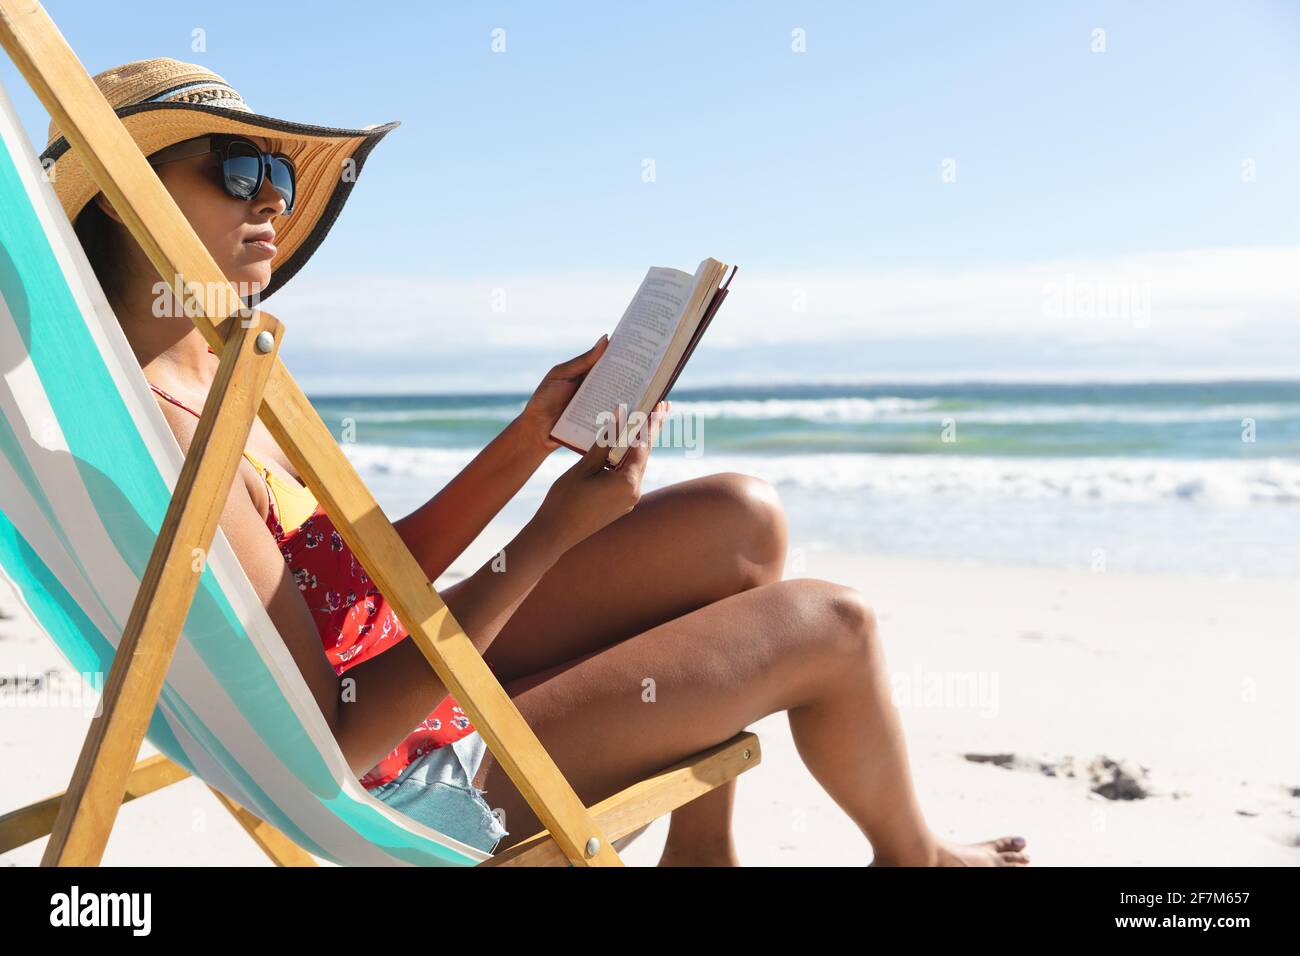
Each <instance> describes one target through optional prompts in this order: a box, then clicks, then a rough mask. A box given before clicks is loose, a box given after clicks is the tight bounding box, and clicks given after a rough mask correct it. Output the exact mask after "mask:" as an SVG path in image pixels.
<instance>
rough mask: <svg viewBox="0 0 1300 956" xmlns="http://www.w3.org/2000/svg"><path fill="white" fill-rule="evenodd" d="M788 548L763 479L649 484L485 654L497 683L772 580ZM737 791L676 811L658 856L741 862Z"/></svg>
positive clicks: (534, 596)
mask: <svg viewBox="0 0 1300 956" xmlns="http://www.w3.org/2000/svg"><path fill="white" fill-rule="evenodd" d="M785 557H786V519H785V513H784V510H783V509H782V507H781V501H780V498H779V496H778V495H777V493H776V491H775V489H773V487H772V486H771V485H770V484H769V483H768V482H766V481H763V480H762V479H759V478H755V477H752V476H750V475H743V474H739V473H736V472H722V473H719V474H713V475H706V476H704V477H702V478H696V479H692V480H689V481H683V482H678V483H676V484H673V485H669V486H667V487H664V488H658V489H655V490H654V491H650V492H647V493H646V494H644V495H642V496H641V500H640V501H639V502H638V503H637V505H636V507H635V508H633V510H632V511H631V512H629V513H628V514H626V515H624V516H622V517H621V518H619V519H618V520H617V521H614V522H612V523H610V524H609V525H607V526H606V527H604V528H602V529H601V530H600V531H598V532H597V533H596V534H594V535H592V536H591V537H589V538H587V539H586V540H584V541H582V542H581V543H580V544H578V545H577V546H575V547H574V548H572V549H570V550H569V551H568V552H566V553H565V554H564V555H563V556H562V557H561V558H560V560H559V561H558V562H556V564H555V566H554V567H552V568H551V570H550V571H548V572H547V573H546V574H545V575H544V576H543V577H542V579H541V580H540V581H538V583H537V585H536V586H535V587H534V588H533V590H532V592H531V593H530V594H529V595H528V598H527V599H526V600H525V601H524V602H523V604H521V605H520V607H519V608H518V610H517V611H516V612H515V613H514V615H512V616H511V618H510V620H509V621H508V622H507V624H506V626H505V627H504V628H503V629H502V630H501V632H500V633H499V634H498V635H497V638H496V639H495V640H494V641H493V642H492V644H491V646H490V647H489V648H488V650H487V653H486V654H485V655H484V659H485V660H486V661H487V663H488V665H489V666H490V667H491V668H492V670H493V671H494V672H495V673H496V675H497V677H498V678H499V679H500V680H501V681H502V683H503V684H504V683H508V682H509V681H511V680H514V679H518V678H520V677H524V676H526V675H528V674H534V673H538V672H541V671H544V670H546V669H548V668H552V667H555V666H556V665H558V664H561V663H564V662H565V661H570V660H573V659H574V658H576V657H580V656H582V655H585V654H589V653H591V652H593V651H595V650H598V649H600V648H604V647H608V646H609V645H611V644H615V643H618V642H619V641H621V640H625V639H626V638H628V637H630V636H631V635H633V634H637V633H640V632H642V631H646V630H649V629H650V628H653V627H655V626H656V625H659V624H662V623H664V622H665V621H669V620H672V619H673V618H676V617H680V616H681V615H683V614H687V613H689V612H691V611H693V610H696V609H698V608H700V607H704V606H705V605H708V604H711V603H712V602H714V601H718V600H721V599H722V598H725V597H729V596H731V595H732V594H738V593H740V592H741V591H745V590H748V589H749V588H753V587H760V586H762V585H764V584H770V583H772V582H774V581H779V580H780V579H781V575H782V573H783V572H784V567H785ZM506 559H507V562H508V561H509V555H507V556H506ZM507 566H508V565H507ZM734 802H735V784H734V782H733V783H731V784H728V785H727V786H726V787H720V788H718V790H717V791H714V792H712V793H709V794H706V795H704V796H702V797H699V798H698V799H696V800H693V801H691V802H690V803H688V804H686V805H685V806H682V807H679V808H678V809H677V810H675V811H674V812H673V814H672V822H671V825H670V827H669V832H668V839H667V840H666V841H665V844H664V853H663V860H662V862H663V864H664V865H691V866H735V865H738V860H737V857H736V850H735V846H734V844H733V842H732V833H731V815H732V808H733V806H734Z"/></svg>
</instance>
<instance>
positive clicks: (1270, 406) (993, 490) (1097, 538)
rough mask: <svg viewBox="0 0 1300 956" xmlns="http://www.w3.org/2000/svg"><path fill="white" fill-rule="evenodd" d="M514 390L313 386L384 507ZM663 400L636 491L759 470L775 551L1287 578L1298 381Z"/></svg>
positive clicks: (836, 390)
mask: <svg viewBox="0 0 1300 956" xmlns="http://www.w3.org/2000/svg"><path fill="white" fill-rule="evenodd" d="M527 398H528V396H527V395H526V394H523V393H517V394H472V395H470V394H466V395H450V394H445V395H427V396H400V397H398V396H383V397H364V396H328V397H324V396H322V397H314V398H313V404H314V405H315V406H316V408H317V410H318V411H319V412H320V413H321V415H322V417H323V418H324V420H325V422H326V423H327V424H328V425H329V426H330V427H331V429H333V430H334V431H335V433H336V435H337V436H338V437H339V438H340V440H341V442H342V443H343V447H344V450H345V453H346V454H347V455H348V457H349V458H350V459H351V460H352V462H353V463H354V464H355V465H356V467H357V468H358V470H359V471H360V473H361V475H362V477H363V478H364V479H365V480H366V481H367V483H368V484H370V486H371V487H372V489H373V490H374V491H375V494H376V497H377V498H378V500H379V502H380V504H381V506H383V508H384V509H385V511H386V512H387V513H388V514H389V516H390V517H393V518H396V517H399V516H401V515H403V514H405V513H407V512H409V511H410V510H412V509H413V508H415V507H418V506H419V505H420V504H422V503H423V502H424V501H426V500H427V499H428V498H430V497H431V496H432V495H434V494H435V493H436V492H437V491H438V490H439V489H440V488H441V487H442V486H443V485H444V484H445V483H446V482H447V481H448V480H450V479H451V478H452V477H453V476H454V475H455V474H456V473H457V472H458V471H459V470H460V469H461V468H463V467H464V466H465V464H467V463H468V462H469V461H470V460H471V459H472V458H473V457H474V455H476V454H477V453H478V452H479V451H480V450H481V449H482V448H483V446H484V445H486V444H487V443H488V442H489V441H491V440H492V438H493V436H495V435H496V434H497V433H498V432H499V431H500V430H501V429H502V428H503V427H504V426H505V425H506V424H507V423H508V422H509V421H510V419H511V418H513V417H514V416H515V415H516V414H518V412H519V411H520V410H521V409H522V408H523V405H524V402H525V401H526V400H527ZM670 398H671V399H672V402H673V408H672V416H671V418H672V420H671V423H670V424H669V425H668V426H667V427H666V428H665V430H664V432H663V434H662V435H661V436H660V442H659V444H658V445H657V446H656V447H655V448H654V449H653V450H652V452H651V457H650V464H649V467H648V469H647V472H646V477H645V481H644V483H643V486H642V489H643V491H648V490H650V489H652V488H655V487H659V486H662V485H665V484H669V483H672V482H675V481H681V480H684V479H687V478H691V477H695V476H697V475H704V474H710V473H714V472H721V471H738V472H744V473H747V474H751V475H756V476H759V477H762V478H765V479H767V480H768V481H770V482H771V483H772V484H773V485H774V486H775V487H776V489H777V491H778V492H779V493H780V495H781V498H782V501H783V502H784V504H785V507H786V511H787V514H788V515H789V519H790V547H791V549H792V550H793V549H805V551H813V550H823V549H830V548H835V549H850V550H857V551H869V552H874V553H882V554H902V555H913V556H920V557H942V558H955V559H961V560H971V561H995V562H1010V563H1019V564H1034V565H1046V566H1053V567H1073V568H1085V569H1091V570H1093V571H1107V570H1113V571H1123V570H1140V571H1196V572H1205V573H1211V574H1218V575H1243V576H1270V577H1273V576H1281V577H1288V578H1300V381H1272V382H1179V383H1161V384H1155V383H1152V384H1001V383H999V384H993V383H953V384H942V385H923V384H906V385H883V384H873V385H771V386H744V387H740V386H729V387H725V388H722V387H719V388H695V389H685V388H682V389H674V392H673V394H672V395H671V396H670ZM575 460H576V454H575V453H574V452H572V451H570V450H568V449H563V448H561V449H559V450H557V451H555V452H553V453H552V455H551V456H550V458H548V459H547V460H546V462H545V463H544V464H543V466H542V468H541V469H539V471H538V472H537V474H536V475H535V476H534V477H533V479H532V480H530V481H529V483H528V484H527V485H525V487H524V488H523V489H522V490H521V491H520V493H519V495H518V496H516V498H515V499H514V500H513V501H512V502H510V504H508V505H507V506H506V508H505V509H504V510H503V511H502V513H501V514H502V517H503V518H505V519H507V520H510V521H514V522H519V523H522V522H524V521H526V520H527V519H528V518H529V517H531V515H532V514H533V512H534V511H535V510H536V508H537V505H538V504H539V503H540V501H541V498H542V496H543V495H544V494H545V492H546V489H547V487H549V485H550V482H551V481H552V480H553V479H554V478H555V477H556V476H558V475H559V474H560V473H561V472H562V471H563V470H564V469H565V468H567V467H569V466H570V465H571V464H572V463H573V462H574V461H575ZM795 576H797V575H795Z"/></svg>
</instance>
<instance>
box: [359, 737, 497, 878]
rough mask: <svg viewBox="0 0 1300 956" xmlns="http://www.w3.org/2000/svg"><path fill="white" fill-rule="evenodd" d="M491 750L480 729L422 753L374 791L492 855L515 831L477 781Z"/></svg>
mask: <svg viewBox="0 0 1300 956" xmlns="http://www.w3.org/2000/svg"><path fill="white" fill-rule="evenodd" d="M486 750H487V744H486V743H485V742H484V740H483V738H482V737H481V736H479V733H478V731H477V730H476V731H474V732H473V733H469V734H466V735H465V736H464V737H462V738H460V740H457V741H454V742H453V743H450V744H446V745H444V746H442V747H439V748H438V749H436V750H430V751H429V752H428V753H426V754H424V755H422V756H420V757H417V758H416V759H415V760H413V761H412V762H411V763H410V764H408V765H407V766H406V769H404V770H403V771H402V772H401V773H400V774H399V775H398V776H397V777H395V778H394V779H392V780H390V781H388V783H385V784H382V785H380V786H378V787H376V788H375V789H373V790H370V791H369V793H370V795H371V796H372V797H375V798H376V799H378V800H382V801H383V802H384V803H386V804H388V806H390V807H392V808H393V809H394V810H396V811H398V812H399V813H402V814H405V815H406V816H408V817H410V818H411V819H413V820H415V821H416V822H418V823H423V824H424V825H425V826H427V827H430V828H432V829H434V830H437V831H438V832H439V833H443V834H445V835H447V836H449V837H452V838H453V839H456V840H459V841H460V842H462V843H468V844H469V845H470V846H472V847H477V848H478V849H480V850H482V851H483V852H484V853H492V852H493V851H494V850H496V847H497V844H498V843H500V842H501V838H502V837H504V836H506V835H507V834H509V832H510V831H509V830H507V829H506V828H505V827H503V826H502V825H501V821H500V819H498V817H497V816H496V814H494V813H493V812H492V808H491V807H489V806H488V802H487V800H486V799H484V797H483V794H484V792H485V791H483V790H479V789H478V788H477V787H475V786H474V783H473V780H474V774H476V773H478V768H479V765H480V764H481V763H482V762H483V754H484V753H485V752H486Z"/></svg>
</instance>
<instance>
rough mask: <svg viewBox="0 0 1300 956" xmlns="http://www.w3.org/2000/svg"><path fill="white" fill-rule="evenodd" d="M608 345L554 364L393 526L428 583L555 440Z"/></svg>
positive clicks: (601, 343) (598, 345)
mask: <svg viewBox="0 0 1300 956" xmlns="http://www.w3.org/2000/svg"><path fill="white" fill-rule="evenodd" d="M608 344H609V339H608V338H607V337H606V336H601V337H600V338H599V339H597V340H596V344H595V345H593V346H592V347H591V348H590V349H588V350H587V351H586V352H583V353H582V354H581V355H578V356H575V357H574V358H571V359H569V360H568V361H567V362H561V363H560V364H559V365H556V366H554V367H553V368H552V369H551V370H550V371H549V372H547V373H546V377H545V378H543V379H542V382H541V384H540V385H538V386H537V388H536V389H535V390H534V391H533V395H532V397H531V398H529V399H528V402H527V403H526V404H525V406H524V410H523V411H522V412H521V413H520V414H519V416H518V417H517V418H515V419H514V420H513V421H512V422H511V423H510V424H509V425H507V426H506V427H505V429H504V430H503V431H502V432H501V434H500V435H498V436H497V437H496V438H494V439H492V441H491V442H490V443H489V444H488V446H487V447H486V448H484V449H483V450H482V451H481V452H479V453H478V455H476V456H475V458H474V460H473V461H471V462H470V463H469V464H468V465H466V466H465V468H464V470H463V471H461V473H460V474H459V475H457V476H456V477H455V478H453V479H452V480H451V482H449V483H448V485H447V487H445V488H443V489H442V491H440V492H438V494H436V495H434V496H433V498H431V499H430V500H429V501H427V502H425V504H423V505H421V506H420V507H419V508H417V509H416V510H415V511H413V512H411V513H410V514H409V515H407V516H406V517H405V518H402V519H400V520H398V521H395V522H393V527H395V528H396V529H397V533H398V534H399V535H400V536H401V538H402V540H403V541H404V542H406V546H407V547H408V548H410V549H411V554H413V555H415V559H416V560H417V561H418V562H420V567H422V568H423V569H424V573H425V575H426V576H427V577H428V579H429V580H430V581H435V580H437V579H438V578H439V577H440V576H441V575H442V573H443V572H444V571H446V570H447V568H448V567H449V566H450V565H451V562H452V561H454V560H455V559H456V557H457V556H458V555H460V554H461V553H462V552H463V551H464V550H465V549H466V548H468V547H469V546H470V544H471V542H473V540H474V539H475V538H477V537H478V536H479V533H480V532H482V530H483V528H484V527H486V525H487V523H488V522H489V521H491V520H492V518H493V517H494V516H495V515H496V514H497V512H499V511H500V510H501V509H502V508H503V507H505V504H506V502H507V501H509V500H510V499H511V498H513V497H514V496H515V495H516V494H517V493H518V492H519V489H520V488H522V487H523V486H524V482H526V481H527V480H528V479H529V478H530V477H532V475H533V473H534V472H535V471H537V468H538V466H540V465H541V463H542V461H543V460H544V459H545V458H546V456H547V455H549V454H550V453H551V452H552V451H554V450H555V449H556V448H559V447H560V443H559V442H557V441H555V440H554V439H552V438H551V437H550V435H551V429H552V428H553V427H555V423H556V421H558V420H559V417H560V415H562V414H563V413H564V410H565V409H566V408H567V407H568V406H569V401H570V400H571V399H572V398H573V395H574V393H575V392H576V391H577V390H578V386H579V385H580V384H581V383H582V379H583V378H584V377H585V376H586V374H587V372H588V371H590V369H591V368H592V366H594V365H595V364H596V362H597V361H599V359H600V356H601V355H603V354H604V352H605V346H606V345H608Z"/></svg>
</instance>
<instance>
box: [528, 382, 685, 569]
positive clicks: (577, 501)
mask: <svg viewBox="0 0 1300 956" xmlns="http://www.w3.org/2000/svg"><path fill="white" fill-rule="evenodd" d="M671 404H672V403H671V402H667V401H663V402H660V403H659V404H658V405H656V406H655V407H654V409H653V410H652V412H651V414H650V415H649V416H647V417H646V418H645V421H644V423H642V424H641V425H640V427H639V428H637V429H636V431H635V433H634V434H632V435H630V436H629V437H628V441H627V444H628V446H629V450H628V452H627V454H626V455H625V456H624V457H623V460H622V462H621V464H620V466H619V467H618V468H617V469H609V468H606V459H607V458H608V457H609V452H610V448H611V444H610V442H609V441H607V440H605V438H604V435H603V434H602V435H601V436H598V437H597V440H596V441H595V442H593V443H592V446H591V448H589V449H588V450H587V452H586V453H585V454H584V455H583V456H582V457H581V458H579V459H578V461H577V462H575V463H574V464H573V466H572V467H570V468H569V469H568V470H567V471H566V472H564V474H562V475H560V477H559V478H557V479H556V480H555V483H554V484H552V485H551V488H550V490H549V491H548V492H547V493H546V497H545V499H543V501H542V504H541V506H540V507H539V508H538V509H537V515H536V517H535V518H534V520H535V521H538V522H539V523H541V524H543V525H544V526H546V527H547V528H548V529H549V530H550V531H551V533H553V534H554V535H555V536H556V537H557V539H558V540H560V541H562V542H564V543H565V545H566V548H565V549H566V550H567V549H568V548H570V547H572V546H573V545H575V544H577V543H578V542H579V541H582V540H584V539H585V538H587V537H589V536H591V535H592V534H595V533H596V532H597V531H599V530H600V529H601V528H603V527H605V526H606V525H607V524H610V523H611V522H613V521H616V520H617V519H618V518H620V517H622V516H623V515H625V514H627V513H628V512H629V511H631V510H632V509H633V508H634V507H636V503H637V502H638V501H639V500H640V498H641V478H642V476H643V475H644V473H645V465H646V460H647V459H648V458H649V456H650V446H651V445H652V444H653V443H654V441H655V439H656V438H657V437H658V435H659V429H660V427H661V426H662V425H663V421H664V418H665V417H666V416H667V414H668V409H669V407H670V406H671ZM611 414H614V415H615V421H616V423H617V425H618V428H617V429H615V432H616V434H622V432H623V429H624V427H625V426H626V424H627V423H625V422H623V421H621V420H618V418H617V413H614V412H611Z"/></svg>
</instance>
